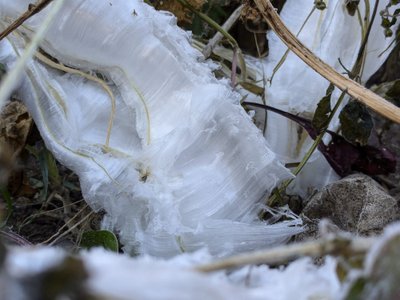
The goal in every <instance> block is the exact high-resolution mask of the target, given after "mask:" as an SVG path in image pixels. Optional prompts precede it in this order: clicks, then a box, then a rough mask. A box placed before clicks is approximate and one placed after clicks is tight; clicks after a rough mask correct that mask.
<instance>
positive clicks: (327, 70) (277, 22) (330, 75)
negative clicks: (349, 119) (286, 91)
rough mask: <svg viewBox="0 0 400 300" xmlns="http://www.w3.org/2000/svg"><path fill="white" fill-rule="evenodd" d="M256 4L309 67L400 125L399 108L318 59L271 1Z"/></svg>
mask: <svg viewBox="0 0 400 300" xmlns="http://www.w3.org/2000/svg"><path fill="white" fill-rule="evenodd" d="M254 2H255V4H256V5H257V8H258V9H259V11H260V13H261V15H262V16H263V18H264V19H265V21H266V22H267V23H268V25H269V27H270V28H271V29H272V30H273V31H274V32H275V33H276V34H277V35H278V36H279V38H280V39H281V40H282V41H283V42H284V43H285V44H286V46H287V47H288V48H289V49H290V50H291V51H293V53H294V54H296V55H297V56H298V57H299V58H300V59H301V60H303V61H304V62H305V63H306V64H307V65H308V66H310V67H311V68H312V69H313V70H315V71H316V72H317V73H318V74H320V75H321V76H323V77H324V78H326V79H327V80H329V81H330V82H331V83H333V84H334V85H335V86H337V87H338V88H339V89H341V90H342V91H345V92H346V93H348V94H349V95H350V96H352V97H353V98H354V99H356V100H358V101H360V102H362V103H364V104H365V105H367V106H368V107H370V108H371V109H373V110H374V111H376V112H377V113H379V114H381V115H383V116H385V117H386V118H388V119H390V120H392V121H394V122H396V123H400V108H399V107H397V106H395V105H393V104H392V103H390V102H388V101H386V100H385V99H384V98H382V97H381V96H378V95H377V94H375V93H374V92H372V91H370V90H368V89H366V88H365V87H363V86H362V85H360V84H358V83H357V82H355V81H353V80H351V79H349V78H346V77H344V76H343V75H341V74H339V73H338V72H336V71H335V70H334V69H333V68H332V67H331V66H329V65H328V64H326V63H325V62H323V61H322V60H321V59H319V58H318V57H316V56H315V55H314V54H313V53H312V52H311V51H310V50H309V49H308V48H307V47H306V46H304V45H303V44H302V43H301V42H300V41H299V40H298V39H297V38H296V37H295V36H294V35H293V34H292V33H291V32H290V31H289V29H287V27H286V26H285V25H284V24H283V22H282V20H281V18H280V17H279V15H278V13H277V12H276V10H275V8H274V6H273V5H272V4H271V2H270V1H269V0H254ZM288 88H290V87H288Z"/></svg>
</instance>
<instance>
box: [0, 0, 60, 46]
mask: <svg viewBox="0 0 400 300" xmlns="http://www.w3.org/2000/svg"><path fill="white" fill-rule="evenodd" d="M52 1H53V0H40V1H38V2H37V3H36V4H31V5H29V8H28V10H27V11H26V12H24V13H23V14H22V15H21V16H20V17H19V18H18V19H16V20H15V21H14V22H13V23H12V24H10V26H8V27H7V28H6V29H5V30H4V31H3V32H2V33H0V41H1V40H2V39H4V38H5V37H6V36H7V35H9V34H10V33H11V32H13V31H14V30H15V29H17V28H18V27H19V26H20V25H21V24H22V23H24V22H25V21H26V20H28V19H29V18H30V17H32V16H33V15H35V14H37V13H39V12H40V11H42V10H43V9H44V8H45V7H46V6H47V5H48V4H49V3H50V2H52Z"/></svg>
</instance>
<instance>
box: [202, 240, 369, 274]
mask: <svg viewBox="0 0 400 300" xmlns="http://www.w3.org/2000/svg"><path fill="white" fill-rule="evenodd" d="M375 241H376V238H362V237H357V238H353V239H352V238H347V237H343V236H336V237H333V238H324V239H321V240H316V241H309V242H303V243H297V244H292V245H285V246H280V247H276V248H272V249H268V250H263V251H256V252H251V253H244V254H240V255H236V256H232V257H230V258H227V259H223V260H220V261H216V262H213V263H209V264H205V265H201V266H198V267H196V268H195V270H196V271H199V272H205V273H206V272H214V271H218V270H225V269H231V268H237V267H242V266H245V265H253V264H269V265H280V264H286V263H288V262H290V261H291V260H293V259H295V258H298V257H303V256H311V257H320V256H324V255H344V256H347V255H358V254H365V253H366V252H367V251H368V250H369V249H370V248H371V247H372V245H373V244H374V242H375Z"/></svg>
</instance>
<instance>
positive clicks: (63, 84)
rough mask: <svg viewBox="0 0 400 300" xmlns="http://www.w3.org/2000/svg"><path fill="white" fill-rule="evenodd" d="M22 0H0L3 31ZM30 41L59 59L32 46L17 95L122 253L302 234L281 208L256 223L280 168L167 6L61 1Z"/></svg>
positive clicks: (19, 36) (15, 47)
mask: <svg viewBox="0 0 400 300" xmlns="http://www.w3.org/2000/svg"><path fill="white" fill-rule="evenodd" d="M29 3H30V1H28V0H18V1H8V0H1V1H0V17H1V21H2V23H3V27H4V26H5V25H6V24H8V23H9V22H10V21H11V20H14V19H16V18H17V17H18V16H19V15H20V14H21V13H22V12H23V11H24V10H25V9H26V8H27V7H28V4H29ZM47 11H48V9H46V10H44V11H43V12H41V13H40V14H38V15H35V16H34V17H32V18H31V19H29V20H28V21H27V22H26V23H24V24H23V26H22V27H20V28H19V30H17V31H14V32H13V34H11V35H10V36H9V37H8V38H7V41H3V42H2V45H3V46H2V47H3V49H5V50H7V49H8V50H9V56H11V57H14V58H15V57H16V56H20V55H21V53H22V51H23V48H24V47H25V45H26V43H27V42H28V41H29V40H30V38H31V37H32V35H33V34H34V32H35V30H37V28H38V27H39V26H40V24H41V22H42V20H43V17H44V16H45V15H46V12H47ZM5 43H9V44H10V45H11V46H12V48H10V47H7V46H6V45H7V44H5ZM41 48H42V49H43V50H44V51H45V52H46V53H48V54H50V55H51V56H52V57H54V58H56V59H57V60H58V61H59V62H60V63H61V64H63V65H60V64H59V65H57V64H55V63H54V62H52V61H49V60H48V59H46V57H45V56H43V55H40V54H38V55H37V56H36V59H35V60H33V61H31V62H30V63H29V64H28V66H27V71H26V77H25V79H24V81H23V83H22V85H21V86H20V87H19V89H18V93H19V94H20V96H21V99H23V101H24V102H25V103H26V105H27V106H28V108H29V110H30V112H31V114H32V115H33V118H34V120H35V123H36V125H37V126H38V128H39V130H40V132H41V134H42V136H43V138H44V140H45V142H46V145H47V147H48V148H49V149H50V150H51V151H52V152H53V154H54V155H55V157H56V158H57V159H58V160H59V161H60V162H62V163H63V164H64V165H66V166H68V167H70V168H71V169H72V170H73V171H74V172H76V173H77V174H78V175H79V178H80V182H81V186H82V192H83V195H84V197H85V199H86V201H87V202H88V203H89V204H90V205H91V207H93V208H94V209H96V210H105V212H106V213H107V214H106V216H105V219H104V222H103V225H104V227H106V228H111V229H115V230H117V231H118V232H119V234H120V238H121V241H122V242H123V244H124V245H125V249H126V250H128V251H131V252H135V251H137V252H139V253H148V254H152V255H155V256H164V257H168V256H173V255H175V254H177V253H180V252H182V251H193V250H196V249H199V248H201V247H204V246H206V247H208V249H209V251H210V252H211V253H212V254H214V255H226V254H229V253H233V252H241V251H245V250H250V249H254V248H259V247H265V246H269V245H272V244H276V243H282V242H285V241H286V240H287V239H288V238H289V237H290V236H291V235H293V234H295V233H297V232H299V231H301V230H302V229H301V227H299V225H300V223H301V222H300V221H299V219H298V218H296V217H294V216H290V214H289V216H290V218H289V220H288V221H284V222H281V223H277V224H267V223H265V222H261V221H259V220H258V218H257V214H258V212H259V210H260V208H261V204H262V201H263V200H264V199H265V196H266V195H268V194H269V193H270V191H271V190H272V188H274V187H275V186H276V185H277V184H278V183H279V182H280V181H281V180H283V179H285V178H288V177H289V176H290V173H289V172H288V170H286V169H285V168H284V167H283V166H282V165H281V164H280V163H279V162H278V160H277V159H276V157H275V155H274V153H273V152H272V151H271V150H270V149H269V148H268V146H267V143H266V141H265V140H264V138H263V136H262V135H261V134H260V132H259V131H258V130H257V129H256V128H255V126H254V125H253V124H252V122H251V119H250V118H249V117H248V116H247V115H246V113H245V112H244V111H243V110H242V108H241V107H240V106H239V105H238V101H239V96H238V94H236V93H234V92H232V90H231V88H230V87H229V85H228V84H227V83H226V82H224V81H218V80H216V79H215V77H214V76H213V75H212V72H211V69H210V67H209V65H207V64H204V63H199V62H197V57H198V55H199V53H198V52H196V51H195V50H194V49H193V48H192V47H191V46H190V44H189V43H188V35H187V34H186V33H185V32H183V31H182V30H181V29H179V28H178V27H177V26H176V24H175V18H174V17H172V16H171V15H170V14H167V13H162V12H156V11H155V10H154V9H153V8H151V7H150V6H148V5H146V4H144V3H143V2H141V1H137V0H132V1H126V0H86V1H84V0H69V1H66V2H65V5H64V7H63V8H62V11H61V12H60V13H59V15H58V17H57V18H56V20H55V22H54V23H53V25H52V27H51V28H50V29H49V31H48V33H47V34H46V36H45V38H44V40H43V42H42V43H41ZM0 57H7V56H6V55H4V54H2V55H0ZM9 61H10V60H9ZM11 61H12V59H11ZM5 63H7V60H6V61H5ZM64 65H65V66H67V67H73V68H75V69H80V70H82V71H84V72H91V73H92V75H87V74H86V73H80V74H78V73H77V72H76V71H74V70H72V69H66V68H67V67H65V66H64ZM8 66H9V67H12V64H9V65H8ZM60 69H62V70H63V71H60ZM66 70H67V72H65V71H66ZM96 74H101V76H103V77H104V78H105V81H107V84H105V83H104V82H103V83H101V82H100V80H99V78H98V77H97V76H96ZM93 75H94V76H93ZM114 106H115V110H114V109H113V107H114ZM111 122H112V128H111Z"/></svg>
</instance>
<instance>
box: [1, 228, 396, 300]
mask: <svg viewBox="0 0 400 300" xmlns="http://www.w3.org/2000/svg"><path fill="white" fill-rule="evenodd" d="M399 247H400V224H399V223H396V224H393V225H391V226H389V227H388V228H387V229H386V230H385V232H384V234H383V235H382V236H381V237H379V238H377V239H376V240H375V242H374V244H373V246H372V248H371V250H370V251H369V252H368V253H367V254H366V256H365V263H362V264H361V266H360V263H358V264H357V265H358V266H352V265H351V261H352V259H353V258H354V257H353V258H352V257H351V256H350V257H349V256H348V253H345V252H343V253H337V255H338V257H337V258H335V257H330V256H326V257H325V258H324V260H323V263H322V264H321V265H316V264H314V261H313V260H312V259H311V258H301V259H298V260H296V261H294V262H291V263H289V264H288V265H287V266H286V267H283V266H282V267H280V268H270V267H268V266H266V265H260V266H246V267H242V268H240V269H236V270H233V271H232V270H231V271H229V272H227V271H223V270H222V271H218V272H214V273H200V272H198V271H195V267H196V266H198V265H201V264H204V263H205V262H207V261H211V260H212V258H211V256H210V255H209V254H208V253H207V252H206V251H204V250H200V251H197V252H195V253H192V254H180V255H178V256H176V257H174V258H172V259H169V260H161V259H157V258H154V257H150V256H140V257H137V258H131V257H128V256H126V255H118V254H114V253H112V252H107V251H105V250H103V249H93V250H91V251H88V252H81V253H80V254H79V256H74V257H71V256H70V255H68V254H66V253H65V252H64V251H63V250H61V249H58V248H39V247H36V248H16V249H10V250H9V253H8V255H6V256H5V259H4V261H0V267H1V270H0V279H1V280H0V298H1V299H20V300H24V299H64V298H57V297H66V296H68V297H77V296H78V295H79V296H81V297H82V298H79V299H104V298H106V299H144V300H145V299H199V300H200V299H210V300H213V299H238V300H239V299H249V300H253V299H254V300H256V299H257V300H258V299H260V300H261V299H264V300H269V299H271V300H276V299H278V300H279V299H282V300H285V299H299V300H302V299H304V300H306V299H326V300H328V299H332V300H333V299H360V300H361V299H371V300H372V299H387V300H392V299H393V300H395V299H398V296H399V293H400V289H399V286H398V284H397V283H398V280H399V279H400V275H399V270H400V268H399V266H398V249H399ZM341 255H343V256H341ZM2 256H3V257H4V253H3V255H2ZM343 267H346V268H347V270H346V272H345V276H343V274H344V273H343ZM339 270H342V271H339ZM339 275H340V276H339ZM50 276H52V278H55V280H53V281H50V279H49V278H50ZM57 278H62V279H61V280H62V283H63V284H61V285H60V284H57ZM76 278H78V279H79V280H76ZM340 278H341V279H340ZM47 281H49V282H52V283H53V285H52V288H50V286H48V285H46V282H47ZM16 295H18V298H16ZM45 295H52V296H53V298H45ZM93 296H95V297H98V298H90V297H93ZM73 299H78V298H73Z"/></svg>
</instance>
